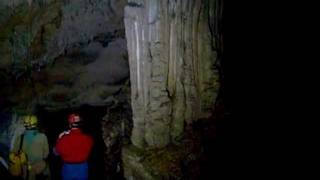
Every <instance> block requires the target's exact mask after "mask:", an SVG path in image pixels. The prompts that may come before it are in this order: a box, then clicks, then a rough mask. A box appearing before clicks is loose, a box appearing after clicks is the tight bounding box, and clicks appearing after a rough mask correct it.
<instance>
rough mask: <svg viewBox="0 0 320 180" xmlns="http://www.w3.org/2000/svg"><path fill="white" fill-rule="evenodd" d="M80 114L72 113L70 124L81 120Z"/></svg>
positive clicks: (69, 119)
mask: <svg viewBox="0 0 320 180" xmlns="http://www.w3.org/2000/svg"><path fill="white" fill-rule="evenodd" d="M80 121H81V120H80V116H79V115H78V114H70V115H69V118H68V122H69V124H75V123H78V122H80Z"/></svg>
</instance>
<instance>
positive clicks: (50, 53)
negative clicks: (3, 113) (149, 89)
mask: <svg viewBox="0 0 320 180" xmlns="http://www.w3.org/2000/svg"><path fill="white" fill-rule="evenodd" d="M125 3H126V1H125V0H99V1H92V0H84V1H78V0H33V1H32V0H31V1H25V0H20V1H19V0H15V1H7V0H5V1H1V2H0V10H1V12H0V13H1V16H0V17H1V18H0V70H1V71H0V77H1V82H0V85H1V88H0V95H1V98H0V108H2V106H3V105H5V104H9V103H10V104H11V105H10V106H11V107H12V106H19V107H20V108H21V109H25V108H26V107H27V108H29V107H30V108H31V109H32V108H33V107H34V106H35V105H41V106H46V107H48V108H51V109H59V108H60V109H62V108H68V107H75V106H79V105H82V104H90V105H93V106H94V105H105V104H108V103H109V102H110V99H108V98H109V96H111V95H112V94H114V93H116V92H118V91H119V89H120V88H121V86H122V84H123V83H124V82H125V81H126V80H127V79H128V77H129V68H128V60H127V47H126V40H125V33H124V23H123V11H124V6H125ZM4 87H5V88H4Z"/></svg>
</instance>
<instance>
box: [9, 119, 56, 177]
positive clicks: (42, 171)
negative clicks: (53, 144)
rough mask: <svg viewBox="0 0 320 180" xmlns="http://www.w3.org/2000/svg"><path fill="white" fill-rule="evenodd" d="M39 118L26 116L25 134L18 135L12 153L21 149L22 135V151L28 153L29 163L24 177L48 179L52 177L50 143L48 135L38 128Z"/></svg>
mask: <svg viewBox="0 0 320 180" xmlns="http://www.w3.org/2000/svg"><path fill="white" fill-rule="evenodd" d="M37 124H38V119H37V117H36V116H35V115H29V116H25V117H24V126H25V128H26V130H25V132H24V133H23V136H18V137H17V138H16V139H15V141H14V145H13V148H12V150H11V152H12V153H17V152H18V151H19V147H20V142H21V137H23V141H22V151H23V152H24V153H25V154H26V157H27V165H26V168H25V170H24V173H23V177H24V179H28V180H44V179H45V180H46V179H50V171H49V167H48V164H47V161H46V159H47V158H48V155H49V145H48V139H47V136H46V135H45V134H44V133H41V132H39V131H38V129H37Z"/></svg>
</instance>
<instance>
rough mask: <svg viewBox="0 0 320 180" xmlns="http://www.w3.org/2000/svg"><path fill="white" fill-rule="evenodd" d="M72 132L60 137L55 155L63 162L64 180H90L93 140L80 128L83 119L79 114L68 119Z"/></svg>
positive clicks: (69, 131) (65, 132)
mask: <svg viewBox="0 0 320 180" xmlns="http://www.w3.org/2000/svg"><path fill="white" fill-rule="evenodd" d="M68 122H69V127H70V130H68V131H64V132H62V133H61V134H60V135H59V138H58V140H57V143H56V146H55V148H54V153H55V154H56V155H60V156H61V158H62V160H63V163H64V164H63V167H62V179H64V180H71V179H73V180H78V179H79V180H80V179H81V180H86V179H88V163H87V160H88V157H89V155H90V152H91V150H92V146H93V139H92V138H91V137H90V136H89V135H87V134H84V133H83V132H82V130H81V129H80V128H79V125H80V123H81V118H80V116H79V115H78V114H70V116H69V118H68Z"/></svg>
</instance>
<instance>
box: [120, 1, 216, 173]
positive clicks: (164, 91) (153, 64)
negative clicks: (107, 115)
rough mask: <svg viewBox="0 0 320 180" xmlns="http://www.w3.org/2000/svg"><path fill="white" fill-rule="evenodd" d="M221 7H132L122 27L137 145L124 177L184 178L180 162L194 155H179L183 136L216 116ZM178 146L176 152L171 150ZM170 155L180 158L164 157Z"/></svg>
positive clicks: (127, 157) (126, 153)
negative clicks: (195, 125)
mask: <svg viewBox="0 0 320 180" xmlns="http://www.w3.org/2000/svg"><path fill="white" fill-rule="evenodd" d="M219 3H220V1H219V0H199V1H198V0H175V1H161V0H129V1H128V5H127V6H126V8H125V17H124V18H125V19H124V21H125V29H126V37H127V44H128V54H129V64H130V79H131V104H132V113H133V131H132V136H131V140H132V145H130V146H128V147H124V149H123V154H122V157H123V162H124V174H125V177H126V178H127V179H181V178H182V176H183V175H182V174H181V173H180V174H179V173H176V174H175V173H173V174H172V171H173V169H174V168H177V169H178V171H177V172H181V168H182V167H181V162H184V160H185V159H188V157H189V156H188V155H187V154H189V153H190V150H187V149H188V148H186V150H185V151H184V150H182V149H184V148H185V146H186V144H185V143H184V142H183V141H184V140H185V134H186V133H188V131H192V130H187V129H186V127H188V126H190V125H191V124H192V123H194V122H195V121H197V120H198V119H206V118H209V117H210V116H212V112H213V110H214V106H215V102H216V99H217V94H218V92H219V88H220V82H219V71H218V67H217V63H218V58H219V57H218V53H219V52H218V50H217V49H218V48H219V45H220V44H219V43H220V42H221V39H220V38H221V36H220V34H219V27H218V21H219V17H220V14H219V13H220V11H219V8H220V7H219V6H220V4H219ZM173 144H175V145H177V146H178V147H179V148H177V151H178V152H179V153H177V154H175V153H173V152H174V151H170V147H172V146H173ZM199 151H200V150H199ZM147 154H149V155H147ZM157 155H159V156H157ZM160 155H161V156H160ZM171 156H180V157H177V158H176V159H174V160H173V159H171V158H165V157H171ZM157 157H163V158H157ZM191 157H197V156H191ZM146 159H149V160H146ZM150 162H158V163H159V162H161V163H160V164H158V163H156V164H158V165H155V164H154V163H150ZM186 164H189V163H186ZM163 167H167V168H163ZM168 167H171V168H168ZM190 167H191V166H190ZM179 169H180V170H179ZM188 170H191V171H192V168H191V169H190V168H189V169H188ZM188 170H187V171H188ZM188 178H190V179H192V177H186V179H188Z"/></svg>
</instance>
